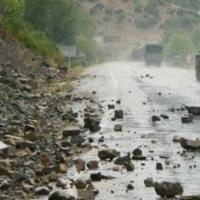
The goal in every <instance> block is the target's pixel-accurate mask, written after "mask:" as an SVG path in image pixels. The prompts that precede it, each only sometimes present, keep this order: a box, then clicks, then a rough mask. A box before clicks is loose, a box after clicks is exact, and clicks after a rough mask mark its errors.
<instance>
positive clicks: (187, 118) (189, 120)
mask: <svg viewBox="0 0 200 200" xmlns="http://www.w3.org/2000/svg"><path fill="white" fill-rule="evenodd" d="M181 121H182V123H183V124H189V123H192V122H193V116H192V115H188V116H184V117H182V118H181Z"/></svg>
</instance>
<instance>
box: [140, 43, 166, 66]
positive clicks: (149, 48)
mask: <svg viewBox="0 0 200 200" xmlns="http://www.w3.org/2000/svg"><path fill="white" fill-rule="evenodd" d="M144 59H145V64H146V65H157V66H160V65H161V64H162V61H163V46H162V45H159V44H147V45H146V46H145V52H144Z"/></svg>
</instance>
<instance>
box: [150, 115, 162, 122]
mask: <svg viewBox="0 0 200 200" xmlns="http://www.w3.org/2000/svg"><path fill="white" fill-rule="evenodd" d="M151 120H152V122H158V121H160V117H159V116H156V115H154V116H152V118H151Z"/></svg>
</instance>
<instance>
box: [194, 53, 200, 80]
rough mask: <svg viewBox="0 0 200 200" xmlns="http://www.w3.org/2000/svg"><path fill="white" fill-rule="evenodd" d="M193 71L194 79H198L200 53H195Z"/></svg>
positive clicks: (199, 74)
mask: <svg viewBox="0 0 200 200" xmlns="http://www.w3.org/2000/svg"><path fill="white" fill-rule="evenodd" d="M195 72H196V79H197V80H198V81H200V54H197V55H196V58H195Z"/></svg>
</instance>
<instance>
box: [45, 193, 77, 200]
mask: <svg viewBox="0 0 200 200" xmlns="http://www.w3.org/2000/svg"><path fill="white" fill-rule="evenodd" d="M48 200H75V197H73V196H71V195H69V194H68V193H67V192H64V191H56V192H53V193H52V194H51V195H50V196H49V199H48Z"/></svg>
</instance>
